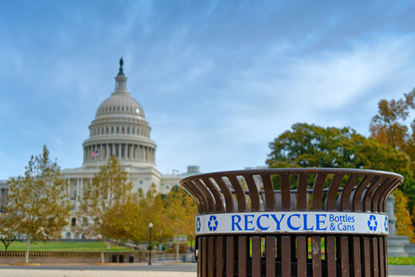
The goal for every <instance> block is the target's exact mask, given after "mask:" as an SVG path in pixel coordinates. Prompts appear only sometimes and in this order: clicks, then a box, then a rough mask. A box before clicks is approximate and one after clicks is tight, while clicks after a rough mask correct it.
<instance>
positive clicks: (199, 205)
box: [182, 182, 205, 214]
mask: <svg viewBox="0 0 415 277" xmlns="http://www.w3.org/2000/svg"><path fill="white" fill-rule="evenodd" d="M182 187H183V188H184V189H185V190H186V191H187V192H189V193H190V195H192V196H193V199H194V200H195V201H196V203H197V213H198V214H204V213H205V211H204V210H203V209H202V206H203V204H202V201H201V197H200V195H199V194H197V193H196V192H195V190H194V189H193V188H192V186H190V185H189V184H188V183H186V182H183V183H182Z"/></svg>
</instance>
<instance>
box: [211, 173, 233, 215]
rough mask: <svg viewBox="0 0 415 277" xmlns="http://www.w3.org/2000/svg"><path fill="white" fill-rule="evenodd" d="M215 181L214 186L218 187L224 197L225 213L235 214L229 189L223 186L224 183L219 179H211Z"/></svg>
mask: <svg viewBox="0 0 415 277" xmlns="http://www.w3.org/2000/svg"><path fill="white" fill-rule="evenodd" d="M213 180H215V182H216V184H218V186H219V187H220V189H221V191H222V193H223V195H224V196H225V203H226V212H227V213H233V212H235V204H234V201H233V200H234V198H233V196H232V192H231V190H230V189H229V187H228V186H227V185H226V184H225V181H223V179H222V178H221V177H215V178H213Z"/></svg>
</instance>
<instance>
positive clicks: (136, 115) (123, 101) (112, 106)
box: [84, 59, 156, 167]
mask: <svg viewBox="0 0 415 277" xmlns="http://www.w3.org/2000/svg"><path fill="white" fill-rule="evenodd" d="M115 81H116V82H115V91H114V92H113V93H112V94H111V96H110V97H109V98H107V99H106V100H104V101H103V102H102V104H101V105H100V106H99V108H98V110H97V113H96V115H95V119H94V120H93V121H92V123H91V125H90V126H89V130H90V137H89V139H87V140H85V142H84V165H86V166H88V165H91V166H96V165H99V164H103V163H106V161H107V160H108V159H109V158H110V157H111V156H114V155H115V156H116V157H117V158H118V160H119V161H120V163H121V164H123V165H133V166H134V165H135V166H140V167H142V166H145V165H146V164H147V165H148V164H150V165H155V149H156V144H155V142H154V141H152V140H151V139H150V131H151V127H150V125H149V124H148V122H147V120H146V119H145V115H144V110H143V108H142V107H141V105H140V103H138V101H137V100H135V99H134V98H132V97H131V95H130V93H128V91H127V86H126V83H127V77H126V76H125V75H124V71H123V60H122V59H121V60H120V69H119V72H118V75H117V76H116V77H115Z"/></svg>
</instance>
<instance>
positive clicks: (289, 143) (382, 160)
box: [267, 104, 415, 235]
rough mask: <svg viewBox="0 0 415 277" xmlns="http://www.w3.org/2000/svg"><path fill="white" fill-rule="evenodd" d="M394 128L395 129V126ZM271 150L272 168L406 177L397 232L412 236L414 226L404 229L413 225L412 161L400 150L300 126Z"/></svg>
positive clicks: (345, 132)
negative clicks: (373, 172) (381, 172)
mask: <svg viewBox="0 0 415 277" xmlns="http://www.w3.org/2000/svg"><path fill="white" fill-rule="evenodd" d="M399 105H401V104H399ZM391 125H392V126H394V125H393V123H391ZM388 130H395V129H394V128H390V129H388ZM394 139H395V142H397V141H399V140H398V138H397V135H396V133H395V137H394ZM270 148H271V153H270V154H269V155H268V157H269V158H268V160H267V163H268V165H269V166H270V167H334V168H337V167H339V168H361V169H375V170H385V171H392V172H396V173H399V174H401V175H403V176H404V177H405V181H404V184H403V185H401V186H400V189H401V190H402V191H404V192H405V195H406V200H405V201H404V202H405V207H403V206H397V205H401V204H402V203H403V202H401V201H395V209H396V210H397V211H400V212H398V213H397V217H398V221H399V222H400V224H401V226H400V227H398V228H400V230H406V231H407V232H409V233H410V232H413V231H411V230H412V229H411V228H412V226H404V225H405V224H406V225H407V224H408V222H410V221H408V220H407V219H408V218H410V217H405V218H404V217H403V216H404V215H405V216H406V214H407V211H408V210H413V206H412V205H413V203H415V197H414V196H415V193H414V192H415V181H414V180H413V178H412V174H413V170H412V168H411V166H412V163H411V159H410V157H409V156H408V155H407V154H406V153H405V152H403V151H401V150H400V149H399V147H394V146H393V145H392V144H391V143H381V142H379V141H378V140H376V139H374V138H365V137H364V136H362V135H360V134H358V133H356V131H354V130H353V129H351V128H341V129H339V128H333V127H331V128H323V127H319V126H315V125H308V124H301V123H297V124H294V125H293V126H292V130H289V131H286V132H284V133H283V134H281V135H280V136H278V137H277V138H276V139H275V140H274V142H272V143H270ZM278 178H279V176H278V175H276V176H275V177H274V179H273V183H274V187H275V188H276V189H279V187H278V184H279V179H278ZM290 178H291V179H290V182H291V186H292V187H293V188H295V187H296V184H297V183H296V180H295V179H294V178H292V176H290ZM343 181H344V180H343ZM328 183H329V182H328ZM328 183H327V185H328ZM309 184H310V186H311V185H312V184H313V180H312V178H310V179H309ZM406 205H407V206H406ZM399 217H402V218H399ZM412 235H413V234H412Z"/></svg>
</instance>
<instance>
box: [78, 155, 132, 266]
mask: <svg viewBox="0 0 415 277" xmlns="http://www.w3.org/2000/svg"><path fill="white" fill-rule="evenodd" d="M132 187H133V185H132V183H131V182H129V181H128V176H127V173H126V172H125V171H124V169H123V168H122V167H121V165H120V164H119V162H118V160H117V158H116V157H115V156H113V157H111V158H110V159H109V161H108V163H107V164H105V165H103V166H101V167H100V171H99V172H98V173H96V174H95V175H94V178H93V179H92V183H86V185H85V186H84V188H83V192H82V197H81V199H80V205H79V208H78V211H77V213H76V216H77V218H78V220H77V222H80V223H81V224H78V225H76V226H74V227H73V229H74V231H75V232H77V233H81V234H83V235H84V237H91V236H94V237H95V236H101V262H102V263H104V262H105V260H104V239H105V238H114V239H122V238H125V236H126V235H125V233H124V232H122V233H117V231H120V232H121V231H122V229H120V228H118V227H117V229H114V228H113V227H114V224H111V221H112V220H114V217H113V216H114V215H119V214H120V210H119V209H121V208H126V207H127V206H123V205H127V204H129V203H130V202H131V201H132V200H131V199H132V195H131V190H132ZM128 207H134V206H128ZM123 212H124V213H129V212H131V211H130V210H123Z"/></svg>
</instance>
